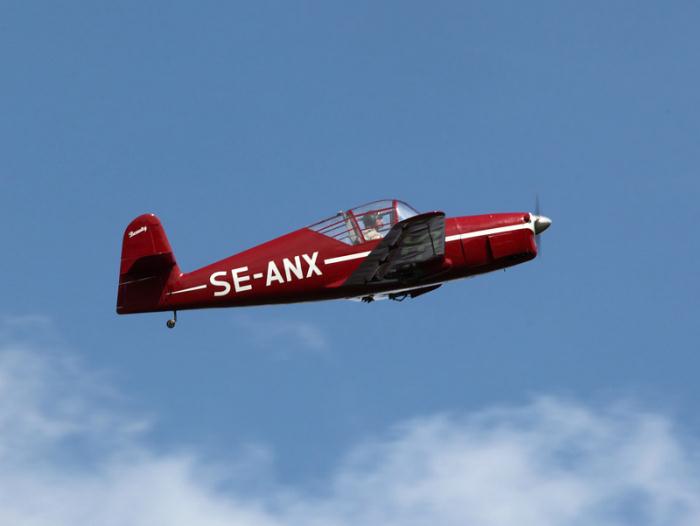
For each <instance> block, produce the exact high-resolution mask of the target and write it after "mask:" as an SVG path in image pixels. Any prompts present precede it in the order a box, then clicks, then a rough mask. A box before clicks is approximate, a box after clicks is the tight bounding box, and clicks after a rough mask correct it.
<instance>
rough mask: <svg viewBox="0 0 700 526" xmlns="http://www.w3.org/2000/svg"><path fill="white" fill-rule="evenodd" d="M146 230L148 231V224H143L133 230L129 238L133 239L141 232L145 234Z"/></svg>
mask: <svg viewBox="0 0 700 526" xmlns="http://www.w3.org/2000/svg"><path fill="white" fill-rule="evenodd" d="M144 232H148V227H147V226H142V227H141V228H139V229H138V230H133V231H131V232H129V239H131V238H132V237H134V236H138V235H139V234H143V233H144Z"/></svg>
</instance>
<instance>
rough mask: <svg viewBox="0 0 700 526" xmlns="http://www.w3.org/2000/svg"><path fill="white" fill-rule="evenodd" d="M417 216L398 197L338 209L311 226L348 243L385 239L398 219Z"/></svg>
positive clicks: (357, 243)
mask: <svg viewBox="0 0 700 526" xmlns="http://www.w3.org/2000/svg"><path fill="white" fill-rule="evenodd" d="M415 215H418V211H417V210H416V209H414V208H413V207H412V206H410V205H408V204H406V203H404V202H403V201H398V200H396V199H385V200H383V201H374V202H372V203H367V204H366V205H362V206H358V207H355V208H351V209H350V210H346V211H344V212H338V213H337V214H336V215H334V216H333V217H329V218H328V219H324V220H323V221H319V222H318V223H314V224H313V225H311V226H309V228H310V229H311V230H313V231H315V232H318V233H319V234H324V235H326V236H329V237H332V238H333V239H337V240H338V241H341V242H343V243H345V244H347V245H359V244H361V243H365V242H367V241H374V240H375V239H382V238H383V237H384V236H385V235H386V234H387V232H389V230H391V227H392V226H394V225H395V224H396V223H398V222H399V221H403V220H404V219H407V218H409V217H413V216H415Z"/></svg>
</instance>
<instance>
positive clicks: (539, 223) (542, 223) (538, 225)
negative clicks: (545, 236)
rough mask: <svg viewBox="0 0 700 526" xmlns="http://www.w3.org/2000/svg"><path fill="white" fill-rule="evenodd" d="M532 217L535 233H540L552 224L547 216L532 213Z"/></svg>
mask: <svg viewBox="0 0 700 526" xmlns="http://www.w3.org/2000/svg"><path fill="white" fill-rule="evenodd" d="M533 219H534V222H535V234H541V233H542V232H544V231H545V230H547V229H548V228H549V225H551V224H552V220H551V219H549V218H548V217H547V216H539V215H533Z"/></svg>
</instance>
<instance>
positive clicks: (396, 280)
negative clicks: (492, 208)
mask: <svg viewBox="0 0 700 526" xmlns="http://www.w3.org/2000/svg"><path fill="white" fill-rule="evenodd" d="M537 208H539V207H537ZM551 223H552V222H551V220H550V219H549V218H547V217H545V216H543V215H540V214H539V213H536V214H531V213H528V212H517V213H506V214H486V215H477V216H462V217H450V218H446V217H445V214H444V213H443V212H426V213H419V212H418V211H416V210H415V209H413V208H412V207H410V206H409V205H407V204H406V203H404V202H402V201H398V200H396V199H393V200H384V201H375V202H373V203H369V204H366V205H363V206H359V207H357V208H351V209H350V210H347V211H344V212H338V213H337V214H336V215H334V216H332V217H330V218H328V219H324V220H323V221H319V222H318V223H314V224H313V225H311V226H308V227H306V228H301V229H299V230H295V231H294V232H291V233H289V234H286V235H284V236H281V237H278V238H277V239H273V240H272V241H268V242H267V243H263V244H262V245H258V246H256V247H253V248H251V249H248V250H246V251H244V252H241V253H239V254H236V255H234V256H230V257H228V258H225V259H222V260H221V261H217V262H216V263H212V264H211V265H207V266H206V267H203V268H200V269H198V270H194V271H192V272H188V273H183V272H181V271H180V267H179V266H178V265H177V262H176V261H175V256H174V255H173V250H172V248H170V243H169V242H168V238H167V237H166V235H165V231H164V230H163V227H162V225H161V223H160V220H159V219H158V218H157V217H156V216H155V215H154V214H144V215H142V216H139V217H137V218H136V219H134V220H133V221H132V222H131V223H130V224H129V226H128V227H127V228H126V231H125V232H124V239H123V242H122V257H121V269H120V272H119V292H118V296H117V313H118V314H132V313H138V312H160V311H173V318H172V319H170V320H168V322H167V326H168V327H169V328H171V329H172V328H173V327H175V322H176V321H177V311H179V310H185V309H202V308H210V307H244V306H249V305H266V304H279V303H296V302H302V301H318V300H330V299H338V298H348V299H361V300H363V301H366V302H371V301H372V300H374V299H380V298H389V299H392V300H397V301H401V300H403V299H405V298H406V297H411V298H415V297H416V296H419V295H421V294H425V293H426V292H430V291H432V290H435V289H437V288H438V287H440V286H441V285H442V284H443V283H444V282H446V281H451V280H454V279H460V278H466V277H469V276H474V275H476V274H483V273H486V272H491V271H493V270H498V269H502V268H505V267H510V266H513V265H517V264H518V263H523V262H525V261H529V260H531V259H533V258H534V257H535V256H537V243H536V239H535V238H536V236H537V235H539V234H540V233H541V232H543V231H544V230H546V229H547V228H548V227H549V225H550V224H551Z"/></svg>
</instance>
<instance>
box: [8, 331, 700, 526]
mask: <svg viewBox="0 0 700 526" xmlns="http://www.w3.org/2000/svg"><path fill="white" fill-rule="evenodd" d="M93 375H94V373H92V372H90V371H88V370H86V369H85V368H84V367H81V366H80V365H79V364H78V363H76V362H75V360H74V359H72V358H70V355H66V354H65V353H62V352H57V351H47V350H45V349H43V350H42V349H37V348H35V347H30V346H17V345H11V344H3V345H2V346H0V524H3V525H4V524H7V525H10V524H11V525H36V526H43V525H57V526H62V525H70V526H74V525H75V524H90V525H93V526H101V525H115V526H116V525H119V526H123V525H132V524H133V525H142V524H143V525H153V524H168V525H169V526H177V525H179V524H183V525H185V524H187V525H190V524H198V525H205V526H209V525H232V524H233V525H241V526H248V525H265V526H267V525H270V526H273V525H274V526H276V525H302V524H303V525H319V526H320V525H323V526H335V525H337V526H345V525H348V526H349V525H363V526H372V525H382V526H387V525H399V524H400V525H408V526H411V525H423V524H426V525H427V524H431V525H441V526H442V525H448V526H449V525H453V524H454V525H465V524H467V525H471V524H474V525H486V526H490V525H506V524H507V525H513V524H517V525H519V526H528V525H537V526H547V525H552V526H556V525H591V524H595V525H596V526H599V525H608V524H634V525H635V526H636V525H644V524H654V525H657V524H658V525H664V526H668V525H697V524H700V466H699V465H698V458H697V457H696V454H695V451H696V450H695V448H694V446H693V445H692V444H688V443H686V442H685V440H681V438H680V437H679V436H678V433H677V432H675V431H674V429H673V426H672V424H671V422H670V421H669V420H668V419H667V418H665V417H663V416H661V415H659V414H652V413H645V412H643V411H640V410H638V409H635V408H633V407H631V406H629V405H627V406H626V405H622V404H621V405H618V406H617V407H614V408H608V409H605V410H599V409H592V408H589V407H586V406H584V405H581V404H577V403H572V402H566V401H562V400H558V399H555V398H542V399H539V400H537V401H535V402H533V403H530V404H527V405H524V406H521V407H501V408H492V409H489V410H485V411H481V412H478V413H474V414H468V415H461V416H459V415H435V416H431V417H427V418H417V419H415V420H412V421H409V422H405V423H403V424H401V425H398V426H396V427H394V428H392V429H391V430H390V431H388V432H387V433H386V435H385V436H383V437H375V438H374V439H368V440H367V441H366V442H364V443H362V444H359V445H357V446H356V447H355V448H354V449H353V450H352V451H350V452H349V453H348V455H347V456H346V459H345V460H344V461H343V462H341V463H340V464H339V465H338V466H337V467H336V468H335V470H334V475H333V476H332V477H330V479H329V481H328V485H327V491H326V492H325V493H324V494H322V495H319V494H314V495H311V494H308V493H307V492H304V491H303V490H301V489H295V488H293V487H275V486H273V485H272V483H270V485H269V486H267V489H266V490H264V491H263V490H261V491H259V492H246V493H243V492H241V491H237V490H232V489H230V485H229V486H227V484H226V483H227V481H228V480H230V479H231V478H236V477H239V478H240V476H241V474H240V473H238V474H236V475H234V476H231V475H230V474H229V475H226V476H224V474H223V470H222V469H221V467H220V466H211V465H207V463H206V462H204V461H202V460H201V457H200V456H198V455H197V454H196V452H194V453H193V452H190V453H182V452H175V453H174V452H160V451H157V450H156V449H154V447H153V446H149V445H147V442H146V441H145V440H143V437H142V436H141V435H140V434H139V433H138V432H135V430H139V429H143V420H142V419H140V418H132V417H130V416H128V414H125V413H124V411H123V410H122V411H119V410H116V409H114V407H115V403H114V400H113V397H111V395H109V394H105V393H104V392H103V391H102V388H101V387H99V386H100V385H101V384H102V383H103V382H102V381H101V379H97V380H98V381H96V380H95V379H94V378H93ZM91 378H92V380H91ZM76 443H79V444H80V445H81V448H82V447H87V448H88V449H91V450H92V451H93V452H96V453H95V454H94V456H93V458H92V459H91V460H90V461H89V462H78V463H75V462H66V461H65V458H64V457H63V456H62V455H61V454H60V453H61V451H62V450H63V448H64V447H70V446H71V444H72V445H75V444H76ZM252 450H253V451H254V452H255V451H256V448H255V447H252ZM81 451H82V449H81ZM255 454H256V455H259V456H261V457H262V459H263V460H262V461H261V462H263V463H264V462H268V461H269V457H268V452H266V451H265V450H264V449H262V450H259V451H257V453H255ZM202 456H203V455H202ZM243 464H245V463H243ZM243 464H241V465H243ZM230 469H231V470H235V469H237V466H236V465H234V466H231V468H230ZM243 473H245V474H246V475H249V474H250V473H251V470H250V466H249V465H248V466H247V467H246V466H243ZM251 476H253V477H254V475H251ZM270 487H272V488H273V489H269V488H270Z"/></svg>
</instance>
